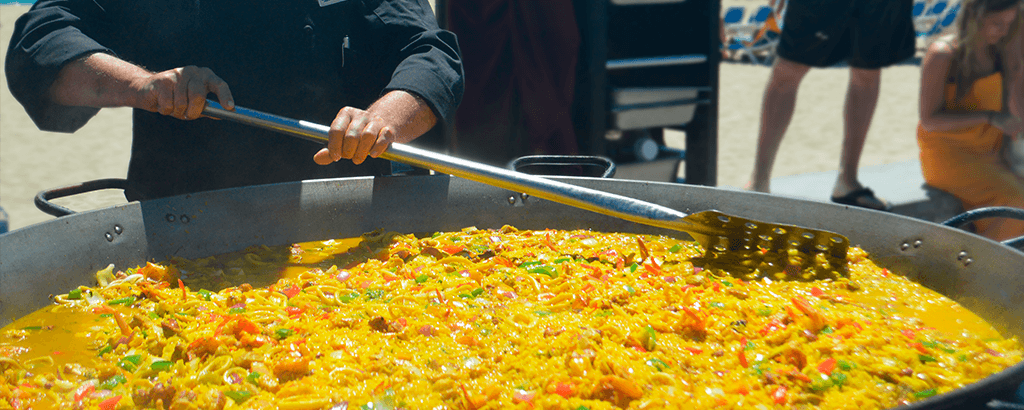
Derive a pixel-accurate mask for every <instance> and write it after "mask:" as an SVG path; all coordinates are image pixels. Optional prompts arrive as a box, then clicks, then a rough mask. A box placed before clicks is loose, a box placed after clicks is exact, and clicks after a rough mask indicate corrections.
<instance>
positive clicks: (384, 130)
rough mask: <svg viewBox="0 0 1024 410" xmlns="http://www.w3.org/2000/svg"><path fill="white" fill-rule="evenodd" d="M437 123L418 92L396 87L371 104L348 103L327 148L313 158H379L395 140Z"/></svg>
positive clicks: (358, 161) (322, 162)
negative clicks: (362, 107) (351, 104)
mask: <svg viewBox="0 0 1024 410" xmlns="http://www.w3.org/2000/svg"><path fill="white" fill-rule="evenodd" d="M436 123H437V117H436V116H435V115H434V111H433V110H431V109H430V106H428V105H427V103H426V102H424V101H423V100H421V99H420V98H419V97H417V96H416V95H414V94H412V93H409V92H406V91H401V90H395V91H391V92H388V93H387V94H385V95H384V96H383V97H381V98H380V99H379V100H377V102H375V103H373V105H371V106H370V108H368V109H366V110H365V111H364V110H361V109H358V108H353V107H345V108H342V109H341V111H339V112H338V115H337V116H336V117H335V118H334V121H333V122H331V129H330V131H328V136H329V138H330V140H329V141H328V142H327V148H324V149H321V150H320V151H319V152H317V153H316V155H313V161H315V162H316V163H317V164H320V165H328V164H330V163H332V162H335V161H340V160H342V159H350V160H352V162H354V163H355V164H356V165H358V164H362V163H363V161H366V157H367V156H370V157H373V158H377V157H378V156H380V154H383V153H384V151H385V150H387V148H388V145H390V144H391V143H392V142H401V143H406V142H409V141H412V140H414V139H416V138H419V136H421V135H423V134H424V133H426V132H427V131H430V128H432V127H433V126H434V124H436Z"/></svg>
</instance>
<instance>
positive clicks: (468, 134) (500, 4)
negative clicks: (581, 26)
mask: <svg viewBox="0 0 1024 410" xmlns="http://www.w3.org/2000/svg"><path fill="white" fill-rule="evenodd" d="M448 25H449V27H448V28H449V30H451V31H453V32H455V34H456V35H457V36H458V41H459V47H460V49H461V51H462V58H463V69H464V70H465V75H466V91H465V94H464V96H463V98H462V104H461V105H460V107H459V109H458V112H457V115H456V120H455V137H454V140H453V143H454V146H453V147H452V148H453V150H454V152H455V153H456V154H458V155H462V156H467V157H472V158H475V159H478V160H481V161H485V162H492V163H504V162H507V161H508V160H509V159H512V158H515V157H517V156H521V155H527V154H535V153H544V154H574V153H576V151H577V145H576V136H575V133H574V131H573V123H572V116H571V109H572V100H573V88H574V86H575V81H576V60H577V54H578V51H579V44H580V35H579V30H578V28H577V25H576V17H575V14H574V11H573V6H572V0H543V1H537V0H450V1H449V6H448Z"/></svg>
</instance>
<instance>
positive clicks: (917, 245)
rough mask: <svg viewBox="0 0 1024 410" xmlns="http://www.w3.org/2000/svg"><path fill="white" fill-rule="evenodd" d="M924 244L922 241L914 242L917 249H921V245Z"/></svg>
mask: <svg viewBox="0 0 1024 410" xmlns="http://www.w3.org/2000/svg"><path fill="white" fill-rule="evenodd" d="M923 244H924V242H922V241H921V240H920V239H918V240H916V241H914V247H915V248H920V247H921V245H923Z"/></svg>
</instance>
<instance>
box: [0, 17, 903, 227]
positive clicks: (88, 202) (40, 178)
mask: <svg viewBox="0 0 1024 410" xmlns="http://www.w3.org/2000/svg"><path fill="white" fill-rule="evenodd" d="M27 10H28V6H23V5H3V6H0V44H2V47H3V50H2V53H0V58H2V56H4V55H6V53H7V46H8V44H9V42H10V38H11V32H12V30H13V26H14V22H15V20H16V19H17V18H18V16H20V15H21V14H22V13H24V12H25V11H27ZM0 64H2V61H0ZM769 74H770V68H769V67H766V66H759V65H752V64H745V63H723V64H722V65H721V97H720V101H719V113H720V114H719V125H718V129H719V136H718V137H719V142H718V147H719V153H718V184H719V186H726V187H742V186H744V185H745V184H746V182H747V180H748V179H749V177H750V172H751V169H752V167H753V161H754V150H755V148H756V138H757V129H758V121H759V117H760V106H761V96H762V94H763V92H764V87H765V84H766V82H767V81H768V76H769ZM848 74H849V70H847V69H842V68H829V69H815V70H812V71H811V72H810V73H809V74H808V75H807V77H806V78H805V79H804V83H803V85H802V86H801V89H800V93H799V95H798V97H797V107H796V113H795V115H794V117H793V122H792V123H791V125H790V127H789V131H788V133H787V135H786V139H785V140H784V141H783V143H782V148H781V152H780V154H779V156H778V159H777V160H776V165H775V170H774V174H773V176H774V177H781V176H786V175H794V174H801V173H808V172H822V171H831V170H834V169H836V167H837V166H838V162H839V146H840V142H841V141H840V140H841V138H842V109H843V99H844V97H845V93H846V82H847V80H848ZM919 82H920V68H919V67H918V66H917V65H915V64H907V65H900V66H895V67H891V68H888V69H886V70H884V71H883V74H882V88H881V97H880V100H879V102H878V109H877V111H876V114H875V118H874V121H873V122H872V125H871V130H870V132H869V135H868V141H867V146H866V147H865V149H864V155H863V158H862V160H861V165H862V166H873V165H881V164H888V163H893V162H902V161H909V160H914V159H916V158H917V153H918V151H917V144H916V142H915V137H914V135H915V134H914V132H915V127H916V124H917V93H918V87H919ZM669 137H670V145H673V144H675V142H674V141H676V140H678V137H679V135H678V134H677V133H670V135H669ZM130 148H131V110H130V109H127V108H118V109H104V110H102V111H100V113H99V114H98V115H97V116H96V117H95V118H93V119H92V121H90V122H89V124H88V125H86V126H85V127H84V128H82V129H81V130H79V131H78V132H76V133H74V134H58V133H50V132H43V131H39V130H38V129H37V128H36V126H35V124H33V123H32V120H31V119H29V117H28V115H27V114H25V111H24V110H23V109H22V107H21V105H20V104H18V102H17V101H16V100H15V99H14V97H13V96H11V94H10V91H9V89H8V87H7V79H6V76H3V77H0V207H3V209H4V210H6V212H7V213H8V215H9V218H10V228H11V229H12V230H13V229H18V228H23V227H26V226H29V225H32V224H36V223H40V222H45V221H48V220H51V219H53V217H52V216H50V215H47V214H45V213H43V212H41V211H39V210H37V209H36V208H35V206H34V204H33V198H34V197H35V195H36V194H37V193H38V192H39V191H41V190H45V189H51V188H56V187H60V186H65V185H70V184H75V183H79V182H83V181H88V180H94V179H100V178H124V177H125V175H126V173H127V169H128V154H129V150H130ZM56 202H58V203H59V204H61V205H64V206H66V207H68V208H71V209H73V210H76V211H87V210H92V209H98V208H103V207H107V206H112V205H116V204H121V203H125V200H124V197H123V195H122V194H121V192H120V191H117V190H107V191H101V192H98V193H94V194H88V195H81V196H74V197H70V198H66V199H61V200H58V201H56Z"/></svg>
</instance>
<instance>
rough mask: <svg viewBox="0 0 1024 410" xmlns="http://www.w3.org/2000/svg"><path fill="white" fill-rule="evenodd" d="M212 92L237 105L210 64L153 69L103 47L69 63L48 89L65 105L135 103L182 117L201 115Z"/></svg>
mask: <svg viewBox="0 0 1024 410" xmlns="http://www.w3.org/2000/svg"><path fill="white" fill-rule="evenodd" d="M211 92H212V93H214V94H215V95H217V98H218V100H220V101H221V103H222V104H223V105H224V106H225V107H226V108H228V109H233V108H234V101H233V99H232V98H231V91H230V90H229V89H228V86H227V83H225V82H224V80H221V79H220V78H219V77H217V75H216V74H214V73H213V71H211V70H210V69H208V68H200V67H195V66H188V67H180V68H175V69H172V70H167V71H163V72H159V73H153V72H150V71H148V70H146V69H144V68H142V67H139V66H137V65H134V64H132V63H129V62H127V61H124V60H121V59H119V58H117V57H114V56H112V55H109V54H105V53H94V54H90V55H88V56H86V57H83V58H80V59H78V60H75V61H72V62H70V63H68V64H67V65H65V66H64V67H63V68H61V70H60V73H59V74H58V75H57V79H56V81H54V82H53V85H51V86H50V89H49V93H50V98H51V99H52V100H53V101H54V102H56V103H57V104H61V105H66V106H77V107H95V108H102V107H133V108H139V109H143V110H147V111H151V112H157V113H160V114H163V115H170V116H173V117H176V118H179V119H196V118H199V117H200V113H201V112H202V110H203V107H205V105H206V95H207V93H211Z"/></svg>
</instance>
